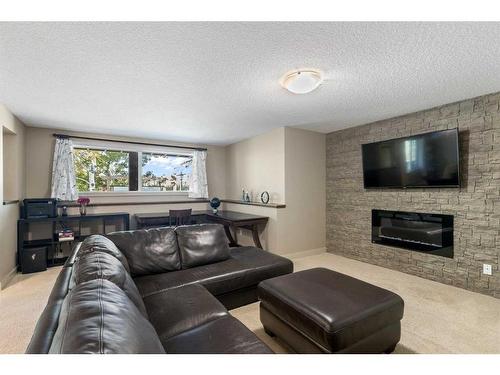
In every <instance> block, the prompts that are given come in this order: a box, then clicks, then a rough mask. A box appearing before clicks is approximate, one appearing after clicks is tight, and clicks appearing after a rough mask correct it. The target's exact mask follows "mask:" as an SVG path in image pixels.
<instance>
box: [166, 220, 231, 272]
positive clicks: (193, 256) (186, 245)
mask: <svg viewBox="0 0 500 375" xmlns="http://www.w3.org/2000/svg"><path fill="white" fill-rule="evenodd" d="M175 233H176V234H177V241H178V244H179V251H180V255H181V263H182V268H183V269H186V268H192V267H196V266H202V265H205V264H211V263H216V262H220V261H222V260H226V259H228V258H229V246H228V243H227V237H226V234H225V232H224V226H222V225H220V224H200V225H184V226H180V227H177V228H176V229H175Z"/></svg>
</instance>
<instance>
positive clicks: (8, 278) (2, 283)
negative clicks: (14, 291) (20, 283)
mask: <svg viewBox="0 0 500 375" xmlns="http://www.w3.org/2000/svg"><path fill="white" fill-rule="evenodd" d="M16 273H17V267H14V268H13V269H12V270H11V271H10V272H9V273H8V274H7V275H5V277H4V278H3V279H2V280H0V290H3V289H5V288H7V285H9V283H10V281H11V280H12V279H13V278H14V276H16Z"/></svg>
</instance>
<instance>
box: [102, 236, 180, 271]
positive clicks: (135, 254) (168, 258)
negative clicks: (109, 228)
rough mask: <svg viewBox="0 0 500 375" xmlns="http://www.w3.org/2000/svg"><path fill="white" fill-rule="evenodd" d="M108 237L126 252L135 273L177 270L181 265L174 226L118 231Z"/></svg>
mask: <svg viewBox="0 0 500 375" xmlns="http://www.w3.org/2000/svg"><path fill="white" fill-rule="evenodd" d="M107 237H108V238H109V239H110V240H111V241H113V243H115V244H116V246H117V247H118V248H119V249H120V250H121V251H122V252H123V253H124V254H125V256H126V257H127V259H128V262H129V265H130V273H131V274H132V276H140V275H150V274H154V273H163V272H168V271H175V270H179V269H180V268H181V261H180V257H179V248H178V246H177V239H176V236H175V232H174V229H173V228H166V227H165V228H152V229H139V230H131V231H126V232H114V233H110V234H108V235H107Z"/></svg>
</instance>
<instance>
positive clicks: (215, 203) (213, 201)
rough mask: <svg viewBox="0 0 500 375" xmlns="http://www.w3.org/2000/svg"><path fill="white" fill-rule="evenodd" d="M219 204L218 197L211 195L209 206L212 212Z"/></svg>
mask: <svg viewBox="0 0 500 375" xmlns="http://www.w3.org/2000/svg"><path fill="white" fill-rule="evenodd" d="M219 206H220V199H219V198H217V197H213V198H212V199H210V207H212V211H213V213H214V214H216V213H217V209H218V208H219Z"/></svg>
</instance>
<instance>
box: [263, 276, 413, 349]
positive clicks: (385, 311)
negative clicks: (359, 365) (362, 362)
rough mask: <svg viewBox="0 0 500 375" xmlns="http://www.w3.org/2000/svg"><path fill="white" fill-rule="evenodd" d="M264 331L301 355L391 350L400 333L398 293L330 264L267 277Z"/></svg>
mask: <svg viewBox="0 0 500 375" xmlns="http://www.w3.org/2000/svg"><path fill="white" fill-rule="evenodd" d="M258 292H259V299H260V320H261V322H262V324H263V325H264V329H265V331H266V332H267V333H268V334H269V335H271V336H277V337H278V338H279V339H280V340H282V341H283V342H285V343H286V344H287V345H288V346H290V348H292V349H293V350H294V351H296V352H297V353H390V352H392V351H393V350H394V348H395V347H396V344H397V343H398V342H399V339H400V336H401V324H400V321H401V319H402V317H403V310H404V302H403V299H402V298H401V297H399V296H398V295H397V294H395V293H392V292H390V291H388V290H386V289H382V288H379V287H376V286H374V285H371V284H368V283H365V282H364V281H361V280H358V279H355V278H353V277H350V276H347V275H343V274H341V273H338V272H334V271H331V270H328V269H326V268H313V269H310V270H305V271H300V272H296V273H292V274H288V275H284V276H279V277H275V278H273V279H269V280H265V281H262V282H261V283H260V284H259V286H258Z"/></svg>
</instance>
